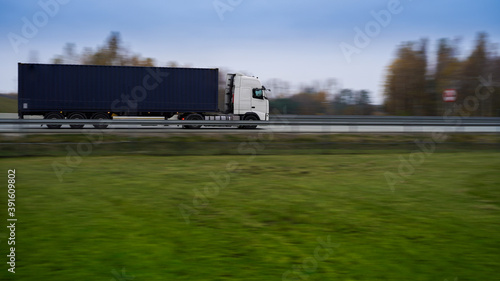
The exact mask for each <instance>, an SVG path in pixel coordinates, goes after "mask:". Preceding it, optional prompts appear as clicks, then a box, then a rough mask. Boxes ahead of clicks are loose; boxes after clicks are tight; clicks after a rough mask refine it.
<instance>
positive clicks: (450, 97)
mask: <svg viewBox="0 0 500 281" xmlns="http://www.w3.org/2000/svg"><path fill="white" fill-rule="evenodd" d="M456 100H457V90H455V89H447V90H444V92H443V101H444V102H455V101H456Z"/></svg>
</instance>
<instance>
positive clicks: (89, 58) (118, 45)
mask: <svg viewBox="0 0 500 281" xmlns="http://www.w3.org/2000/svg"><path fill="white" fill-rule="evenodd" d="M52 62H53V63H56V64H87V65H121V66H125V65H129V66H154V65H155V61H154V60H153V59H152V58H142V57H141V56H140V55H138V54H134V53H132V52H131V51H130V50H128V49H127V48H125V47H124V46H123V43H122V41H121V38H120V34H119V33H118V32H112V33H111V35H110V36H109V37H108V38H107V39H106V41H105V43H104V45H103V46H100V47H97V49H96V50H95V51H94V50H93V49H92V48H89V47H86V48H84V49H83V52H82V54H78V53H77V51H76V45H75V44H72V43H68V44H66V45H65V47H64V48H63V54H62V55H57V56H56V57H54V58H53V59H52Z"/></svg>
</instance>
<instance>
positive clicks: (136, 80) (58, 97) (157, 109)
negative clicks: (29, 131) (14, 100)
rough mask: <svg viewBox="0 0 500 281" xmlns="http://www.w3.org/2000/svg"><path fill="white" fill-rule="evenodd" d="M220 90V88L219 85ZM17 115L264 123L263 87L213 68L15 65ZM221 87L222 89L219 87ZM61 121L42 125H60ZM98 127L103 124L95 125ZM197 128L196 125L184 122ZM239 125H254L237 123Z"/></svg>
mask: <svg viewBox="0 0 500 281" xmlns="http://www.w3.org/2000/svg"><path fill="white" fill-rule="evenodd" d="M222 83H223V85H224V88H225V89H224V90H223V91H222V89H221V91H219V84H222ZM18 87H19V88H18V116H19V119H23V118H25V117H26V116H29V115H41V116H43V118H44V119H81V120H82V123H78V124H76V123H71V125H70V127H71V128H73V129H81V128H83V127H84V126H85V125H86V124H85V120H93V121H96V120H107V119H113V118H115V117H117V116H134V117H145V116H156V117H161V118H165V120H167V119H171V118H177V119H178V120H191V121H194V120H213V121H217V120H221V121H230V120H239V121H242V120H248V121H258V120H262V121H268V120H269V100H268V99H267V94H266V93H267V91H268V90H267V89H266V87H264V86H263V85H262V83H261V82H260V81H259V79H258V77H253V76H246V75H243V74H239V73H232V74H227V75H226V77H225V81H221V83H219V69H217V68H178V67H139V66H102V65H67V64H33V63H29V64H28V63H19V64H18ZM221 88H222V87H221ZM61 126H62V124H54V122H51V123H50V124H47V127H48V128H50V129H59V128H61ZM93 126H94V127H96V128H98V129H105V128H107V125H106V124H100V123H99V124H95V122H94V123H93ZM183 127H184V128H188V129H198V128H200V127H201V125H184V126H183ZM239 128H242V129H251V128H256V126H241V125H240V126H239Z"/></svg>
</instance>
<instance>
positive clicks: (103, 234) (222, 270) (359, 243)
mask: <svg viewBox="0 0 500 281" xmlns="http://www.w3.org/2000/svg"><path fill="white" fill-rule="evenodd" d="M403 156H404V157H406V158H407V157H408V155H403ZM68 160H70V161H75V162H73V164H75V165H74V168H73V169H72V170H71V171H69V170H68V171H66V173H64V174H63V175H62V181H59V180H58V177H57V176H56V174H55V173H54V170H53V165H54V163H58V164H57V165H59V164H60V165H66V163H67V162H66V161H68ZM76 160H78V159H68V158H66V157H34V158H11V159H8V158H4V159H0V167H1V171H3V172H2V173H3V174H4V180H5V182H6V181H7V176H6V175H7V169H16V174H17V178H16V179H17V183H16V186H17V193H16V195H17V206H16V208H17V209H16V212H17V218H18V220H19V221H18V223H17V228H16V232H17V237H16V249H17V252H16V255H17V256H16V259H17V262H16V272H17V273H16V274H15V276H13V275H12V274H11V273H8V272H7V265H6V264H5V262H4V261H6V257H5V256H6V254H7V253H6V251H7V243H6V241H5V238H6V235H7V231H6V228H5V226H4V227H2V228H3V230H2V231H1V232H0V239H1V240H2V241H1V243H0V245H1V246H0V249H1V256H2V257H3V258H2V260H3V261H2V264H3V268H4V269H3V270H2V273H1V274H0V277H1V278H0V279H1V280H52V281H57V280H118V281H122V280H302V278H307V280H445V279H448V280H455V278H458V280H498V279H499V275H498V268H500V173H499V171H500V153H498V152H469V153H467V152H464V153H435V154H432V155H429V156H428V157H426V158H425V160H424V162H423V163H422V164H421V165H418V166H416V169H415V172H414V174H413V175H411V176H408V177H404V178H403V179H402V181H401V182H398V183H397V184H396V185H395V186H394V191H392V190H391V188H390V187H389V186H388V184H387V182H386V179H385V177H384V173H386V172H392V173H395V174H397V173H398V166H399V164H400V160H399V159H398V155H396V154H383V153H379V154H370V155H281V156H269V155H268V156H252V155H246V156H241V155H240V156H157V157H155V156H127V157H125V156H89V157H83V158H82V159H80V160H81V162H78V161H76ZM216 182H219V184H222V187H223V188H220V189H219V190H217V189H215V188H214V185H213V184H214V183H216ZM225 182H228V184H227V186H225V187H224V183H225ZM206 188H207V189H206ZM0 198H1V201H2V205H1V206H3V208H4V209H5V210H2V212H1V213H2V217H1V218H2V219H3V221H4V224H5V222H6V218H7V217H6V207H5V204H4V203H3V202H6V201H7V199H6V198H7V189H6V188H5V189H4V192H2V194H1V196H0ZM186 216H189V223H186V220H185V217H186ZM2 233H3V234H4V236H3V238H2V237H1V234H2ZM328 237H329V240H330V242H331V243H333V244H335V245H336V246H335V247H333V248H332V251H331V252H330V254H329V255H328V258H326V259H324V260H315V259H314V256H315V250H316V248H317V247H318V246H319V245H320V244H319V242H318V239H321V240H323V241H327V240H328V239H327V238H328ZM325 253H327V252H325V251H321V252H320V255H321V256H325ZM314 261H316V263H314ZM304 262H306V263H305V266H306V268H305V269H304V267H303V266H304ZM294 268H296V269H297V270H296V271H297V272H298V273H296V274H292V275H285V277H287V276H288V279H282V278H283V274H284V273H285V272H288V271H291V270H293V269H294ZM297 274H301V275H297ZM132 278H133V279H132ZM294 278H296V279H294Z"/></svg>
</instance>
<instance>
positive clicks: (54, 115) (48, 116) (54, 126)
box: [43, 112, 64, 129]
mask: <svg viewBox="0 0 500 281" xmlns="http://www.w3.org/2000/svg"><path fill="white" fill-rule="evenodd" d="M43 119H51V120H52V119H64V116H63V115H62V114H61V113H59V112H51V113H47V114H46V115H45V116H44V117H43ZM61 126H62V124H47V128H49V129H60V128H61Z"/></svg>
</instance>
